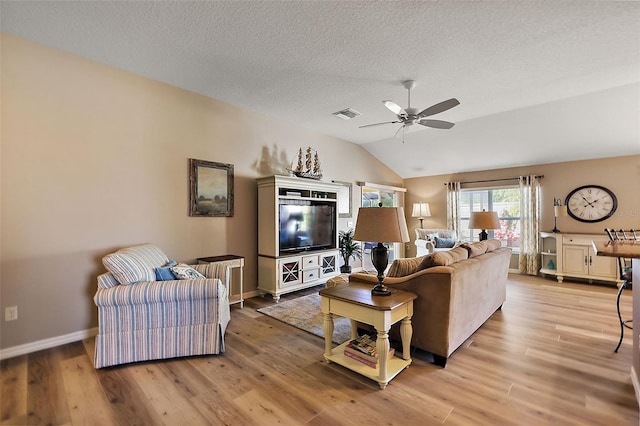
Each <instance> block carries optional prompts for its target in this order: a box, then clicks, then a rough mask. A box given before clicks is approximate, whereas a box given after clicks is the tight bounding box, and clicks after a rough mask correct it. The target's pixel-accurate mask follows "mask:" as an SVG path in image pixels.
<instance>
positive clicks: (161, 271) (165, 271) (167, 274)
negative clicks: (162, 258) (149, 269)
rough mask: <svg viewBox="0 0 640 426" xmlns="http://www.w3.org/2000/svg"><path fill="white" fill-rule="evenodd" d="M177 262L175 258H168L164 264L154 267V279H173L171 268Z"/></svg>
mask: <svg viewBox="0 0 640 426" xmlns="http://www.w3.org/2000/svg"><path fill="white" fill-rule="evenodd" d="M177 264H178V262H176V261H175V260H170V261H169V262H167V264H166V265H164V266H161V267H159V268H156V281H171V280H175V279H176V277H175V276H174V275H173V272H171V268H173V267H174V266H176V265H177Z"/></svg>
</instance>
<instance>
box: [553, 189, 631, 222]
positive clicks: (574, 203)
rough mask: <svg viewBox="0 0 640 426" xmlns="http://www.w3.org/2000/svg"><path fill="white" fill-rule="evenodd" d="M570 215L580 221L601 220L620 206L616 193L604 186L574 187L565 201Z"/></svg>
mask: <svg viewBox="0 0 640 426" xmlns="http://www.w3.org/2000/svg"><path fill="white" fill-rule="evenodd" d="M564 203H565V204H566V205H567V213H569V216H571V217H572V218H574V219H575V220H579V221H580V222H600V221H602V220H605V219H607V218H609V217H610V216H611V215H613V213H614V212H615V211H616V209H617V208H618V200H617V199H616V196H615V194H614V193H613V192H612V191H611V190H610V189H607V188H605V187H604V186H599V185H585V186H581V187H579V188H576V189H574V190H573V191H571V192H570V193H569V195H567V198H566V200H565V202H564Z"/></svg>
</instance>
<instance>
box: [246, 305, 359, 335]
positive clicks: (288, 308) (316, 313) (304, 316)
mask: <svg viewBox="0 0 640 426" xmlns="http://www.w3.org/2000/svg"><path fill="white" fill-rule="evenodd" d="M258 312H260V313H262V314H265V315H267V316H270V317H272V318H275V319H277V320H278V321H282V322H284V323H286V324H289V325H292V326H294V327H296V328H299V329H300V330H304V331H307V332H309V333H311V334H314V335H316V336H319V337H322V338H324V330H323V328H322V323H323V316H322V312H321V311H320V295H318V294H308V295H306V296H302V297H298V298H297V299H292V300H287V301H286V302H280V303H274V304H273V305H270V306H266V307H264V308H260V309H258ZM350 337H351V322H350V321H349V319H348V318H344V317H338V316H335V315H334V317H333V339H332V340H333V342H334V343H337V344H340V343H344V342H345V341H347V340H349V338H350Z"/></svg>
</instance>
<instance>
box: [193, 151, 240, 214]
mask: <svg viewBox="0 0 640 426" xmlns="http://www.w3.org/2000/svg"><path fill="white" fill-rule="evenodd" d="M189 185H190V194H189V216H209V217H216V216H227V217H229V216H233V164H225V163H216V162H213V161H204V160H195V159H193V158H190V159H189Z"/></svg>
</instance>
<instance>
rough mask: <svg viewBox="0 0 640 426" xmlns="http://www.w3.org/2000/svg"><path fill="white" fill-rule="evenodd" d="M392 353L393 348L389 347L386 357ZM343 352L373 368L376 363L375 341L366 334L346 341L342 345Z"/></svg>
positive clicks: (393, 351)
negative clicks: (344, 344)
mask: <svg viewBox="0 0 640 426" xmlns="http://www.w3.org/2000/svg"><path fill="white" fill-rule="evenodd" d="M394 353H395V349H393V348H391V347H390V348H389V353H388V354H387V359H390V358H391V357H393V355H394ZM344 354H345V356H347V357H349V358H351V359H355V360H356V361H360V362H362V363H363V364H366V365H368V366H369V367H373V368H375V367H376V366H377V365H378V351H377V342H376V341H375V340H373V339H372V338H371V337H370V336H368V335H366V334H365V335H363V336H360V337H358V338H357V339H353V340H351V341H350V342H349V343H347V344H346V346H345V347H344Z"/></svg>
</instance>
